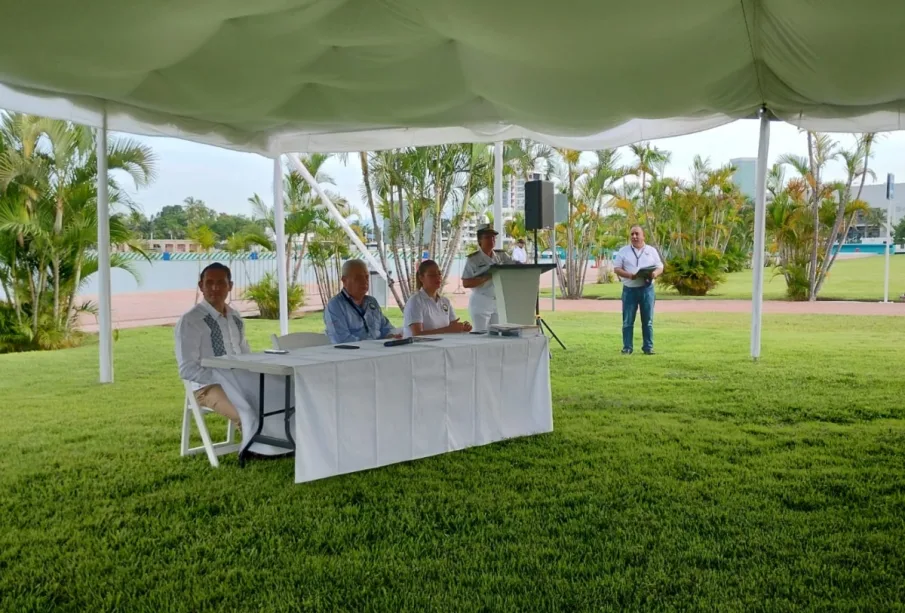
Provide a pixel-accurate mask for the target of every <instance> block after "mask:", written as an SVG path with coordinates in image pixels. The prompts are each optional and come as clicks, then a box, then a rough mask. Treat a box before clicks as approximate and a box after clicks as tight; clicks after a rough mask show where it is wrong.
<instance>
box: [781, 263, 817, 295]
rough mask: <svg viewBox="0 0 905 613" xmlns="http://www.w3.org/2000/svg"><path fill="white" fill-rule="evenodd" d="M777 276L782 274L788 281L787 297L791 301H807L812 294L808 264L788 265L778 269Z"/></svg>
mask: <svg viewBox="0 0 905 613" xmlns="http://www.w3.org/2000/svg"><path fill="white" fill-rule="evenodd" d="M776 274H781V275H783V277H785V279H786V296H787V297H788V298H789V300H798V301H802V300H807V299H808V294H809V293H810V292H811V281H810V279H809V278H808V267H807V265H806V264H802V263H798V264H788V265H786V266H781V267H780V268H778V269H777V272H776Z"/></svg>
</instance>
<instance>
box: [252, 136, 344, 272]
mask: <svg viewBox="0 0 905 613" xmlns="http://www.w3.org/2000/svg"><path fill="white" fill-rule="evenodd" d="M329 159H330V156H329V155H328V154H323V153H315V154H312V155H310V156H305V157H303V158H302V163H303V164H304V165H305V166H306V167H307V168H308V169H309V171H310V172H311V175H312V176H313V177H314V180H315V181H317V182H318V183H319V184H321V185H325V186H326V185H334V182H333V178H332V177H330V176H329V175H328V174H327V173H326V172H324V170H323V166H324V164H326V162H327V160H329ZM325 192H326V193H327V196H328V197H329V198H330V200H331V201H332V202H333V204H335V205H336V207H337V208H338V209H339V210H340V212H341V213H344V214H348V211H349V204H348V202H346V200H345V199H344V198H342V197H341V196H339V195H338V194H336V193H333V192H331V191H330V190H329V189H325ZM248 202H249V204H251V207H252V217H253V218H254V219H258V220H261V221H263V222H264V225H265V226H266V227H267V228H269V229H270V231H271V233H272V235H273V237H274V238H273V241H276V223H275V217H274V212H273V207H272V206H269V205H267V204H266V203H265V202H264V201H263V200H262V199H261V197H260V196H259V195H258V194H254V195H253V196H252V197H251V198H249V199H248ZM283 208H284V210H285V214H284V232H285V236H286V261H285V262H284V263H283V265H284V266H285V267H286V278H287V279H288V281H289V283H290V284H291V285H292V284H297V283H300V282H301V280H300V273H301V266H302V261H303V259H304V257H305V254H306V252H307V248H308V241H309V238H310V236H311V234H312V233H313V232H314V231H315V226H316V224H317V222H318V219H321V218H322V216H321V215H320V213H321V212H322V211H324V210H325V209H324V207H323V204H321V202H320V196H318V194H317V192H316V191H315V190H314V189H313V188H312V187H311V186H310V185H309V184H308V182H307V181H305V179H304V178H303V177H302V176H301V175H300V174H299V173H298V172H297V171H295V170H289V171H287V172H286V173H285V174H284V175H283ZM299 241H301V245H300V246H299V247H298V248H296V244H297V243H298V242H299ZM269 248H270V249H271V250H276V243H275V242H271V244H270V246H269ZM293 259H294V260H295V265H294V266H293Z"/></svg>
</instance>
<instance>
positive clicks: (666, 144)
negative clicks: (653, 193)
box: [135, 120, 905, 216]
mask: <svg viewBox="0 0 905 613" xmlns="http://www.w3.org/2000/svg"><path fill="white" fill-rule="evenodd" d="M757 136H758V122H757V121H755V120H741V121H736V122H734V123H731V124H728V125H725V126H723V127H720V128H716V129H713V130H708V131H706V132H700V133H698V134H690V135H688V136H681V137H677V138H670V139H664V140H659V141H653V142H654V144H655V145H656V146H658V147H660V148H661V149H666V150H668V151H670V152H671V153H672V161H671V164H670V166H669V168H668V173H669V174H670V175H671V176H676V177H684V178H688V177H689V171H688V169H689V168H690V167H691V163H692V160H693V159H694V156H695V155H697V154H700V155H701V156H702V157H709V158H710V160H711V162H712V164H713V165H714V166H719V165H722V164H724V163H727V162H728V161H729V160H730V159H732V158H738V157H756V156H757ZM836 138H837V140H839V141H841V142H842V143H843V144H844V145H845V146H851V145H852V143H853V142H854V138H853V137H852V136H851V135H836ZM140 140H141V141H143V142H145V143H147V144H149V145H150V146H151V147H152V148H153V149H154V152H155V153H156V154H157V156H158V160H159V161H158V178H157V181H155V183H154V184H153V185H152V186H151V187H150V188H146V189H143V190H141V191H139V192H137V193H136V194H135V200H136V201H137V202H138V203H140V204H141V205H142V208H143V209H144V212H145V214H147V215H148V216H150V215H152V214H154V213H156V212H158V211H159V210H160V209H161V208H162V207H164V206H166V205H168V204H179V203H181V202H182V201H183V199H185V198H187V197H189V196H192V197H194V198H198V199H201V200H204V202H205V203H207V205H208V206H210V207H211V208H213V209H214V210H216V211H218V212H224V213H232V214H245V215H247V214H249V213H250V207H249V205H248V198H249V197H250V196H252V195H253V194H254V193H258V194H260V195H261V197H262V198H264V200H265V201H270V198H271V186H270V185H271V177H272V172H273V170H272V168H273V166H272V162H271V160H269V159H266V158H263V157H261V156H258V155H255V154H250V153H236V152H233V151H227V150H225V149H219V148H216V147H210V146H207V145H197V144H194V143H189V142H185V141H180V140H175V139H170V138H144V137H142V138H140ZM874 151H875V153H874V156H873V160H872V162H871V168H873V170H874V171H875V172H876V173H877V182H885V180H886V173H888V172H891V173H894V174H896V175H897V177H898V178H899V180H900V181H901V180H905V133H903V132H892V133H886V134H884V135H883V136H882V137H881V138H880V139H879V141H878V142H877V143H876V145H875V147H874ZM806 152H807V145H806V140H805V136H804V135H803V134H801V133H799V132H798V130H797V129H796V128H795V127H793V126H790V125H788V124H783V123H778V122H774V123H773V124H772V127H771V135H770V160H771V163H772V162H773V160H775V159H776V157H777V156H779V155H781V154H784V153H796V154H800V155H805V154H806ZM622 161H623V163H629V162H630V161H631V156H630V155H628V154H627V153H626V154H624V155H623V160H622ZM325 170H326V172H327V173H328V174H330V175H331V176H332V177H333V179H334V180H335V182H336V185H337V191H339V192H340V193H341V194H342V195H343V196H344V197H345V198H346V199H347V200H348V201H349V202H350V203H351V204H353V206H361V196H360V193H359V186H360V183H361V171H360V169H359V168H358V163H357V158H355V157H354V156H352V157H351V158H350V163H349V165H348V166H344V165H342V164H341V163H340V162H338V161H336V160H331V161H329V162H328V163H327V164H326V166H325ZM842 176H843V175H842V169H841V167H839V166H837V167H836V168H834V169H833V171H831V176H830V177H828V178H842Z"/></svg>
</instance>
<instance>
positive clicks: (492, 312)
mask: <svg viewBox="0 0 905 613" xmlns="http://www.w3.org/2000/svg"><path fill="white" fill-rule="evenodd" d="M468 314H469V315H470V316H471V327H472V329H473V330H475V331H478V332H483V331H485V330H489V329H490V325H491V324H495V323H498V322H499V317H498V316H497V311H496V299H494V298H488V297H487V296H482V295H481V294H478V293H475V292H472V293H471V297H470V298H469V299H468Z"/></svg>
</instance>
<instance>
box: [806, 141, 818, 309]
mask: <svg viewBox="0 0 905 613" xmlns="http://www.w3.org/2000/svg"><path fill="white" fill-rule="evenodd" d="M808 160H809V162H810V165H811V176H812V177H813V179H814V185H813V186H812V189H813V197H814V202H813V203H812V204H813V213H814V237H813V242H812V245H811V268H810V270H809V271H808V300H809V301H811V302H815V301H816V300H817V293H816V290H817V249H818V245H819V243H820V169H819V168H818V167H817V163H816V161H815V152H814V134H813V133H812V132H808Z"/></svg>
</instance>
